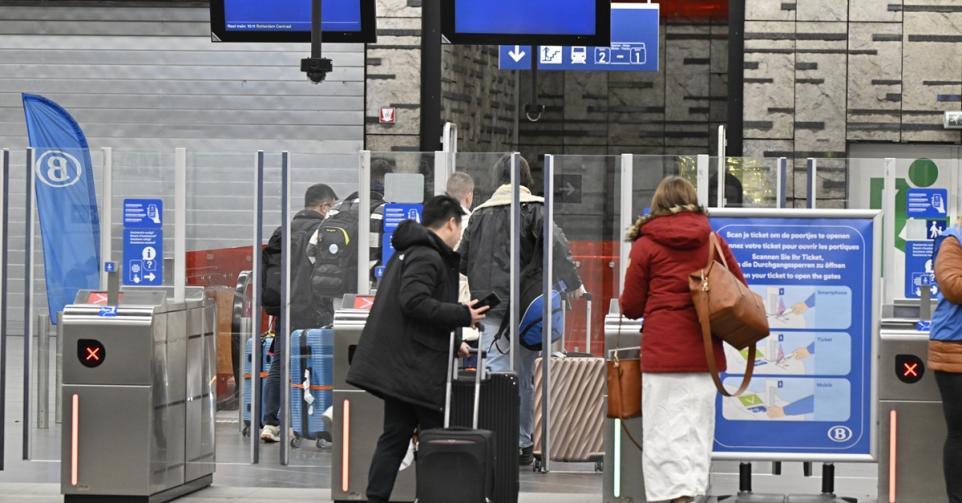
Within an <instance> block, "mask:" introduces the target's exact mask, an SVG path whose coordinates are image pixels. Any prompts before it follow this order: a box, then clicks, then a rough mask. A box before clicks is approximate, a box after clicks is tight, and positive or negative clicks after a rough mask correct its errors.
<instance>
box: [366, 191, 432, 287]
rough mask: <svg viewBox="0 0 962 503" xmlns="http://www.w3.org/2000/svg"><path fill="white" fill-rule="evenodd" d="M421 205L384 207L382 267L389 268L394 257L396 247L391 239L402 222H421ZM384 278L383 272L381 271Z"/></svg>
mask: <svg viewBox="0 0 962 503" xmlns="http://www.w3.org/2000/svg"><path fill="white" fill-rule="evenodd" d="M422 208H423V205H421V204H397V203H388V204H385V205H384V232H383V233H382V234H381V265H382V266H387V263H388V261H390V260H391V257H392V256H394V246H393V245H392V244H391V237H393V236H394V231H395V230H397V226H398V225H401V222H403V221H405V220H415V221H417V222H420V221H421V209H422ZM380 272H381V275H380V276H378V275H377V271H376V272H375V276H377V277H381V276H383V271H380Z"/></svg>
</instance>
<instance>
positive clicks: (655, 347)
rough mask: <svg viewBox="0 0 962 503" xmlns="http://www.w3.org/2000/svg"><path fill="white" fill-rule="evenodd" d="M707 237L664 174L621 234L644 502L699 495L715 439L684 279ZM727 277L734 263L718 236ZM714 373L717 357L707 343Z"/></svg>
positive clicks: (719, 351) (686, 187) (681, 187)
mask: <svg viewBox="0 0 962 503" xmlns="http://www.w3.org/2000/svg"><path fill="white" fill-rule="evenodd" d="M711 232H712V230H711V226H710V225H709V223H708V216H707V214H706V213H705V210H704V209H703V208H702V207H701V206H699V205H698V196H697V194H696V192H695V187H693V186H692V184H691V183H689V182H688V181H687V180H685V179H683V178H680V177H677V176H672V177H668V178H665V179H664V180H662V181H661V183H660V184H659V185H658V189H657V190H656V191H655V195H654V198H653V199H652V202H651V214H650V215H649V216H646V217H642V218H640V219H639V220H638V221H637V222H636V223H635V225H634V226H632V228H631V229H630V230H629V233H628V239H629V240H630V241H632V242H633V243H634V244H633V245H632V248H631V259H630V262H629V264H628V272H627V274H626V276H625V282H624V285H625V289H624V292H623V293H622V295H621V311H622V313H624V315H625V316H626V317H628V318H631V319H637V318H642V317H643V318H644V328H643V330H642V332H643V334H644V335H643V337H642V341H641V347H642V350H641V371H642V416H643V418H644V419H643V420H644V441H643V444H644V456H643V461H642V467H643V471H644V477H645V492H646V496H647V500H648V501H671V502H673V503H686V502H690V501H694V498H695V497H697V496H700V495H704V494H706V493H707V489H708V476H709V471H710V468H711V453H712V443H713V441H714V436H715V386H714V383H713V382H712V379H711V376H710V375H709V374H708V364H707V361H706V360H705V351H704V346H703V342H702V332H701V326H700V325H699V324H698V317H697V315H696V314H695V308H694V306H693V305H692V301H691V293H690V291H689V288H688V277H689V275H690V274H691V273H693V272H694V271H696V270H699V269H701V268H703V267H704V266H705V265H706V263H707V262H708V246H709V244H708V243H709V235H710V233H711ZM718 241H719V243H720V245H721V249H722V252H723V253H724V254H725V259H726V260H727V261H728V264H729V266H730V267H731V270H732V273H734V274H735V276H737V277H738V279H739V280H741V281H742V282H744V281H745V278H744V276H743V275H742V272H741V269H740V268H739V267H738V261H736V260H735V257H734V256H732V253H731V250H730V249H729V248H728V244H727V243H725V241H724V240H723V239H722V238H721V237H720V236H719V238H718ZM714 344H715V358H716V360H717V365H718V369H719V370H720V371H721V370H725V368H726V366H725V352H724V350H723V348H722V343H721V341H719V340H717V339H716V340H715V341H714Z"/></svg>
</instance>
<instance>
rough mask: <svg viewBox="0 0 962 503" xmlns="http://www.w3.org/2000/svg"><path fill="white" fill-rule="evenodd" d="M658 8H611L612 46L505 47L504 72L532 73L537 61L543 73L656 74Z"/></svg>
mask: <svg viewBox="0 0 962 503" xmlns="http://www.w3.org/2000/svg"><path fill="white" fill-rule="evenodd" d="M659 17H660V16H659V5H658V4H612V5H611V41H612V42H611V46H609V47H591V46H572V47H569V46H560V45H542V46H539V47H538V51H537V54H534V51H533V50H532V48H531V46H527V45H503V46H501V53H500V58H499V67H500V68H501V69H502V70H530V69H531V58H538V69H540V70H580V71H595V72H604V71H611V72H657V71H658V42H659V24H658V23H659Z"/></svg>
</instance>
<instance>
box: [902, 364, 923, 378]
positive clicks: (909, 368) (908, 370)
mask: <svg viewBox="0 0 962 503" xmlns="http://www.w3.org/2000/svg"><path fill="white" fill-rule="evenodd" d="M902 367H903V370H902V375H904V376H905V377H918V376H919V373H918V371H917V370H918V368H919V364H918V363H903V364H902Z"/></svg>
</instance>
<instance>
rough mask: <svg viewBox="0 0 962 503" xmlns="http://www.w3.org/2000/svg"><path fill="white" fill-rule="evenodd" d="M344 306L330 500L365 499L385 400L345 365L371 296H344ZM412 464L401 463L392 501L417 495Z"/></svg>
mask: <svg viewBox="0 0 962 503" xmlns="http://www.w3.org/2000/svg"><path fill="white" fill-rule="evenodd" d="M343 305H344V307H345V308H344V309H339V310H338V311H336V312H335V314H334V425H333V428H332V437H333V447H332V451H331V452H332V456H331V499H332V500H334V502H335V503H341V502H349V501H366V500H367V495H366V491H367V476H368V468H370V466H371V458H372V457H373V456H374V449H375V447H377V440H378V437H380V436H381V432H382V431H383V429H384V402H383V401H381V399H379V398H377V397H375V396H373V395H371V394H370V393H368V392H366V391H364V390H360V389H358V388H355V387H354V386H351V385H350V384H348V383H347V370H348V368H350V366H351V360H352V358H353V356H354V350H355V349H356V348H357V344H358V342H359V341H360V339H361V332H362V331H363V330H364V325H365V324H366V323H367V317H368V314H369V313H370V311H369V310H370V305H371V303H370V297H360V296H358V297H356V298H355V297H354V296H351V295H348V296H346V297H345V298H344V304H343ZM355 306H364V307H360V308H357V307H355ZM412 433H413V432H412ZM414 465H415V464H414V463H413V462H412V463H411V464H410V465H408V466H403V465H402V467H401V470H400V472H399V473H398V477H397V481H396V482H395V484H394V492H393V493H391V501H392V502H413V501H414V500H415V497H416V494H415V490H416V487H417V486H416V478H415V473H416V471H415V466H414Z"/></svg>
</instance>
